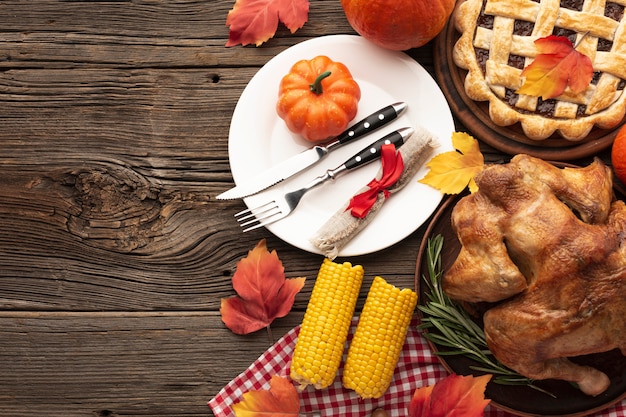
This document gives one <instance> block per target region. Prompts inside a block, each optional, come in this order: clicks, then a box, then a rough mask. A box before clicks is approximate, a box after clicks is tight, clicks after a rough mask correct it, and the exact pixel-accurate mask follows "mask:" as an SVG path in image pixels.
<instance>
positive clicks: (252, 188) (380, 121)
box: [217, 102, 407, 200]
mask: <svg viewBox="0 0 626 417" xmlns="http://www.w3.org/2000/svg"><path fill="white" fill-rule="evenodd" d="M406 108H407V104H406V103H404V102H398V103H394V104H391V105H389V106H387V107H384V108H382V109H380V110H377V111H376V112H374V113H372V114H370V115H369V116H367V117H365V118H364V119H363V120H361V121H359V122H357V123H355V124H353V125H352V126H350V127H349V128H348V129H346V130H345V131H344V132H343V133H341V134H339V135H338V136H336V137H335V138H334V139H333V140H332V141H330V142H328V143H326V144H325V145H316V146H314V147H312V148H310V149H307V150H305V151H302V152H300V153H298V154H296V155H294V156H292V157H290V158H288V159H286V160H285V161H283V162H280V163H279V164H278V165H276V166H273V167H272V168H270V169H268V170H267V171H264V172H262V173H260V174H259V175H256V176H255V178H253V179H250V181H249V182H245V183H243V184H241V185H236V186H235V187H233V188H231V189H230V190H227V191H225V192H223V193H222V194H220V195H218V196H217V199H218V200H231V199H235V198H243V197H248V196H250V195H253V194H256V193H258V192H260V191H263V190H264V189H266V188H269V187H271V186H272V185H275V184H278V183H279V182H281V181H283V180H285V179H287V178H289V177H291V176H293V175H295V174H297V173H298V172H300V171H303V170H304V169H306V168H308V167H310V166H311V165H313V164H315V163H317V162H319V161H320V160H321V159H322V158H324V157H325V156H326V155H327V154H328V153H329V152H330V151H332V150H333V149H336V148H338V147H340V146H341V145H345V144H346V143H349V142H352V141H354V140H355V139H358V138H361V137H363V136H365V135H367V134H368V133H371V132H373V131H375V130H376V129H378V128H380V127H382V126H384V125H386V124H388V123H389V122H391V121H392V120H394V119H396V118H397V117H398V116H399V115H400V113H402V112H403V111H404V110H405V109H406Z"/></svg>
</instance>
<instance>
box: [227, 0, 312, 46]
mask: <svg viewBox="0 0 626 417" xmlns="http://www.w3.org/2000/svg"><path fill="white" fill-rule="evenodd" d="M308 17H309V0H236V1H235V5H234V6H233V8H232V10H231V11H229V12H228V16H227V17H226V25H227V26H229V27H230V33H229V36H228V42H226V46H235V45H239V44H241V45H242V46H246V45H249V44H255V45H256V46H259V45H261V44H262V43H263V42H266V41H267V40H268V39H270V38H271V37H273V36H274V34H276V29H278V21H279V20H280V21H281V22H282V23H283V24H284V25H285V26H286V27H287V29H289V30H290V31H291V33H295V31H297V30H298V29H300V28H301V27H302V26H304V24H305V23H306V21H307V20H308Z"/></svg>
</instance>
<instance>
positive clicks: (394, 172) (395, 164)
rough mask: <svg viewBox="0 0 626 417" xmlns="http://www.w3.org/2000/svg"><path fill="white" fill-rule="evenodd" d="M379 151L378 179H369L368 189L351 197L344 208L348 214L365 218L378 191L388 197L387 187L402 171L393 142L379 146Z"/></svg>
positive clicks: (400, 161) (399, 156) (402, 166)
mask: <svg viewBox="0 0 626 417" xmlns="http://www.w3.org/2000/svg"><path fill="white" fill-rule="evenodd" d="M380 153H381V155H380V159H381V162H382V170H383V173H382V175H381V177H380V180H377V179H376V178H374V179H373V180H372V181H370V183H369V184H367V186H368V187H369V189H368V190H365V191H363V192H362V193H360V194H357V195H355V196H354V197H352V198H351V199H350V204H349V205H348V207H347V208H346V210H350V214H352V215H353V216H354V217H358V218H359V219H363V218H365V216H367V214H368V213H369V212H370V210H371V209H372V207H373V206H374V203H375V202H376V199H377V198H378V193H380V192H382V193H383V195H384V196H385V198H387V197H389V191H388V190H387V188H389V187H391V186H392V185H394V184H395V183H396V182H397V181H398V179H400V176H401V175H402V172H403V171H404V162H403V161H402V155H401V154H400V152H397V153H396V147H395V146H394V145H393V144H386V145H383V146H382V147H381V148H380Z"/></svg>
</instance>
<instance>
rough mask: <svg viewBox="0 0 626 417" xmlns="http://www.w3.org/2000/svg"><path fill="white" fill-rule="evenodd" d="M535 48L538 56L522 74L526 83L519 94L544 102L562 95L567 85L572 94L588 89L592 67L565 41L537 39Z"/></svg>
mask: <svg viewBox="0 0 626 417" xmlns="http://www.w3.org/2000/svg"><path fill="white" fill-rule="evenodd" d="M535 45H536V46H537V49H538V50H539V51H540V54H538V55H537V56H536V57H535V59H534V61H533V62H532V63H531V64H530V65H529V66H527V67H526V68H524V70H523V71H522V77H525V80H524V84H523V85H522V87H521V88H520V89H519V90H517V93H518V94H527V95H530V96H535V97H541V98H543V99H544V100H546V99H549V98H554V97H557V96H559V95H561V94H562V93H563V92H564V91H565V89H566V88H567V87H568V86H569V88H570V89H571V90H572V92H574V93H575V94H579V93H582V92H583V91H585V90H586V89H587V87H588V86H589V83H590V82H591V79H592V78H593V64H592V63H591V59H589V57H588V56H586V55H584V54H582V53H580V52H578V51H577V50H576V49H575V48H574V45H572V42H571V41H570V40H569V39H568V38H566V37H565V36H554V35H550V36H548V37H545V38H540V39H537V40H536V41H535Z"/></svg>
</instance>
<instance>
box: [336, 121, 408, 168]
mask: <svg viewBox="0 0 626 417" xmlns="http://www.w3.org/2000/svg"><path fill="white" fill-rule="evenodd" d="M413 132H415V129H413V128H412V127H404V128H402V129H398V130H396V131H395V132H391V133H390V134H388V135H386V136H384V137H382V138H380V139H378V140H377V141H376V142H374V143H372V144H371V145H369V146H368V147H367V148H364V149H363V150H361V151H360V152H359V153H357V154H356V155H354V156H352V157H351V158H350V159H348V160H347V161H346V162H344V163H343V165H344V166H345V167H346V169H354V168H358V167H360V166H363V165H365V164H369V163H370V162H372V161H374V160H376V159H378V158H380V148H381V147H382V146H383V145H385V144H387V143H393V144H394V145H395V146H396V149H398V148H399V147H400V146H402V145H404V142H405V141H406V140H407V139H408V138H409V136H411V135H412V134H413Z"/></svg>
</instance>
